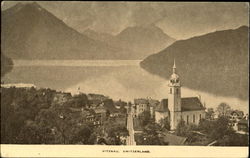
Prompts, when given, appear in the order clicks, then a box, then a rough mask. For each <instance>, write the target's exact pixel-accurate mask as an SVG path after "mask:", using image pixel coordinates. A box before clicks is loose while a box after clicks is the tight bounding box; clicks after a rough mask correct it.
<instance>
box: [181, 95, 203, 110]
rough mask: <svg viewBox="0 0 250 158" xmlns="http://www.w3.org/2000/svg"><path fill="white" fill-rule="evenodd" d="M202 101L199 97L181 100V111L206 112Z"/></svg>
mask: <svg viewBox="0 0 250 158" xmlns="http://www.w3.org/2000/svg"><path fill="white" fill-rule="evenodd" d="M204 109H205V108H204V106H203V105H202V103H201V101H200V99H198V98H197V97H189V98H181V111H195V110H204Z"/></svg>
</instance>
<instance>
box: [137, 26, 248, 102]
mask: <svg viewBox="0 0 250 158" xmlns="http://www.w3.org/2000/svg"><path fill="white" fill-rule="evenodd" d="M248 35H249V27H246V26H242V27H240V28H238V29H235V30H223V31H217V32H213V33H209V34H206V35H202V36H198V37H193V38H190V39H187V40H180V41H176V42H175V43H173V44H172V45H171V46H169V47H167V48H166V49H164V50H162V51H161V52H159V53H157V54H153V55H151V56H149V57H147V58H146V59H145V60H143V61H142V62H141V63H140V65H141V67H142V68H144V69H145V70H147V71H149V72H150V73H153V74H156V75H159V76H161V77H164V78H166V79H167V78H169V76H170V75H171V73H172V66H173V60H174V58H175V61H176V65H177V73H178V74H179V75H180V77H181V81H182V85H183V86H185V87H188V88H191V89H195V90H201V91H205V92H209V93H213V94H215V95H222V96H233V97H238V98H241V99H245V100H246V99H247V98H248V43H249V38H248Z"/></svg>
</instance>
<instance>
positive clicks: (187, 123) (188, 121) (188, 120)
mask: <svg viewBox="0 0 250 158" xmlns="http://www.w3.org/2000/svg"><path fill="white" fill-rule="evenodd" d="M188 119H189V118H188V115H187V124H189V120H188Z"/></svg>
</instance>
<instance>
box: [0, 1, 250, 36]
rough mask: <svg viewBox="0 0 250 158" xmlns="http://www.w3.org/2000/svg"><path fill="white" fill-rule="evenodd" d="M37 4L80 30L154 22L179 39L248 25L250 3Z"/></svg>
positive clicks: (112, 31)
mask: <svg viewBox="0 0 250 158" xmlns="http://www.w3.org/2000/svg"><path fill="white" fill-rule="evenodd" d="M16 3H18V2H15V1H4V2H2V3H1V9H2V10H5V9H7V8H9V7H11V6H13V5H15V4H16ZM23 3H30V2H23ZM37 3H39V4H40V5H41V6H42V7H43V8H45V9H46V10H48V11H49V12H51V13H53V14H54V15H55V16H57V17H58V18H60V19H62V20H63V21H64V22H65V23H66V24H67V25H68V26H70V27H72V28H74V29H76V30H77V31H79V32H84V30H86V29H88V28H89V29H92V30H95V31H97V32H102V33H110V34H113V35H116V34H118V33H119V32H121V31H122V30H123V29H125V28H127V27H131V26H147V25H150V24H155V25H156V26H158V27H160V28H161V29H162V30H163V31H164V32H165V33H166V34H168V35H169V36H171V37H173V38H175V39H177V40H180V39H187V38H190V37H193V36H198V35H202V34H206V33H209V32H214V31H216V30H225V29H235V28H238V27H240V26H242V25H247V26H249V4H248V3H246V2H100V1H99V2H93V1H92V2H86V1H85V2H80V1H71V2H70V1H54V2H53V1H38V2H37Z"/></svg>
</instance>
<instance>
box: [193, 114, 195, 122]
mask: <svg viewBox="0 0 250 158" xmlns="http://www.w3.org/2000/svg"><path fill="white" fill-rule="evenodd" d="M193 123H195V115H193Z"/></svg>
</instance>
